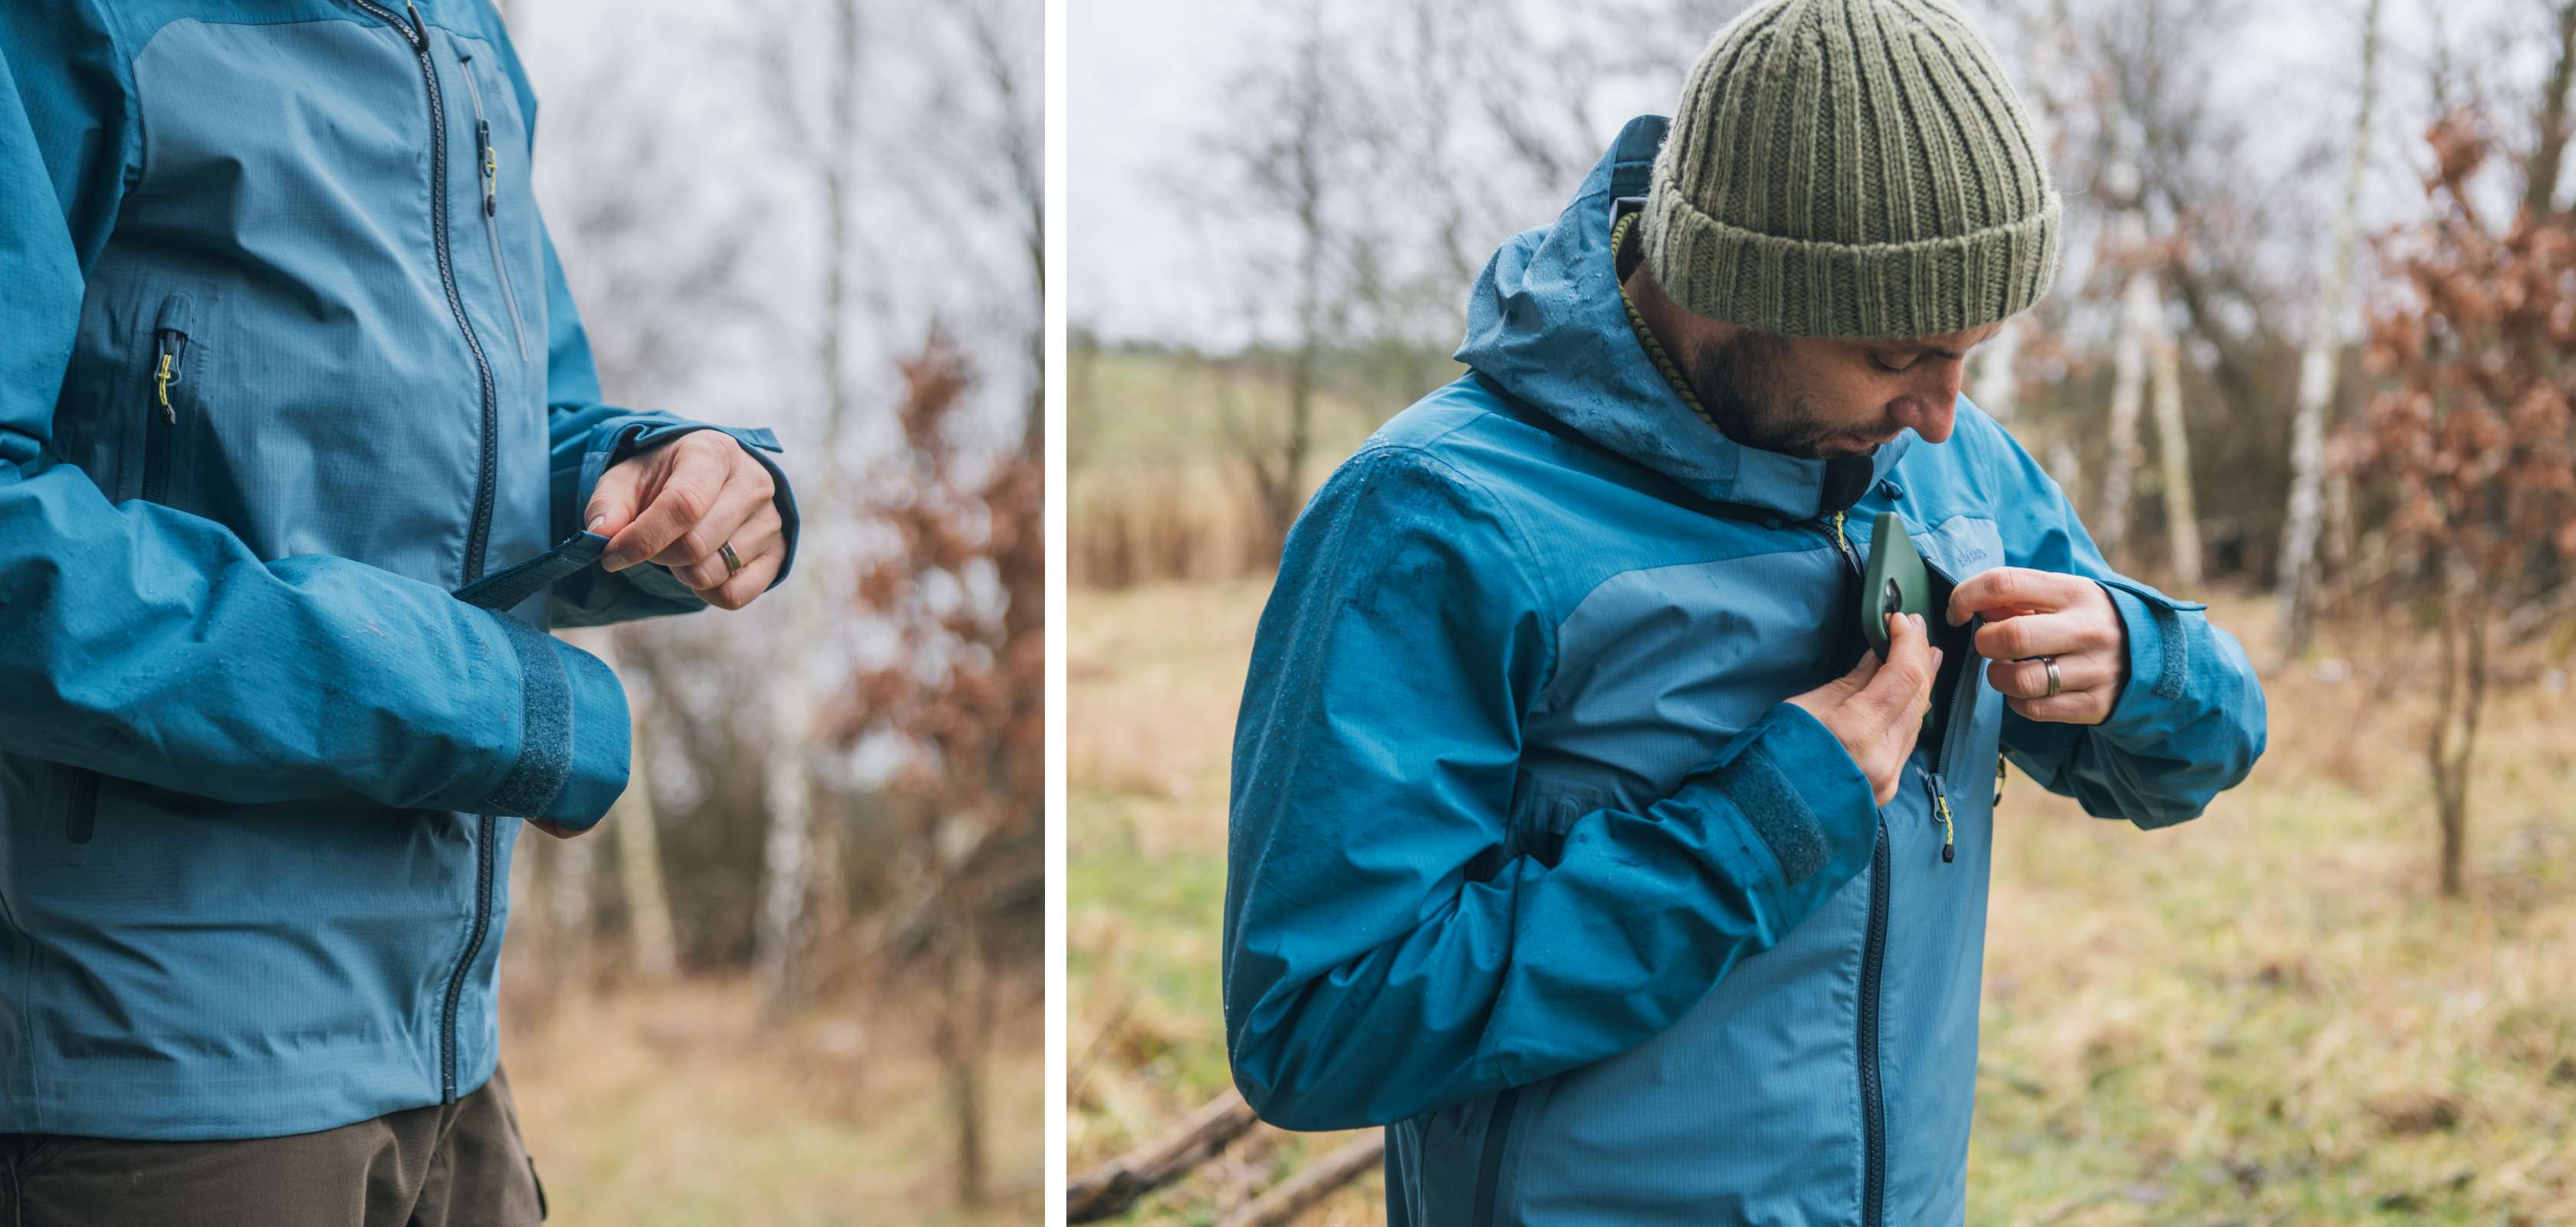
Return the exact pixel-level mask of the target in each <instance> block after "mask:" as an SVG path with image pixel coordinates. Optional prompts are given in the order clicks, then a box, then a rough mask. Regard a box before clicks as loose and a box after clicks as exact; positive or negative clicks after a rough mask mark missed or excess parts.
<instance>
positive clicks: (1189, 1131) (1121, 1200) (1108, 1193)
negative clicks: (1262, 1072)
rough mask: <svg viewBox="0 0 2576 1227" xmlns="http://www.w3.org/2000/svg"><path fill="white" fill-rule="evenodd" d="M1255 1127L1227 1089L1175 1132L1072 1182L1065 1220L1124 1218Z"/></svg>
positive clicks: (1239, 1099) (1236, 1096)
mask: <svg viewBox="0 0 2576 1227" xmlns="http://www.w3.org/2000/svg"><path fill="white" fill-rule="evenodd" d="M1253 1123H1254V1118H1253V1115H1252V1105H1250V1104H1247V1103H1245V1102H1243V1096H1241V1095H1239V1094H1237V1093H1236V1092H1235V1091H1234V1090H1233V1089H1232V1088H1228V1089H1227V1090H1226V1092H1225V1093H1224V1094H1222V1095H1219V1096H1217V1097H1216V1098H1215V1099H1212V1100H1209V1101H1208V1104H1207V1106H1206V1107H1203V1108H1200V1109H1199V1110H1198V1111H1196V1112H1193V1113H1191V1114H1190V1117H1189V1119H1188V1120H1186V1121H1183V1122H1182V1123H1181V1125H1180V1127H1179V1128H1177V1129H1175V1130H1173V1131H1172V1132H1170V1133H1168V1134H1165V1135H1164V1136H1162V1137H1160V1138H1157V1139H1155V1140H1153V1141H1151V1142H1147V1143H1145V1144H1144V1145H1142V1146H1138V1147H1136V1148H1134V1149H1132V1150H1129V1151H1128V1152H1127V1153H1125V1154H1122V1155H1120V1156H1118V1157H1117V1158H1115V1159H1111V1160H1110V1161H1109V1162H1107V1163H1104V1164H1102V1165H1100V1166H1099V1167H1096V1168H1093V1169H1092V1170H1090V1171H1088V1172H1085V1173H1083V1174H1082V1175H1081V1176H1079V1177H1077V1178H1075V1179H1074V1181H1073V1182H1072V1183H1071V1184H1070V1185H1067V1186H1066V1188H1065V1197H1064V1202H1065V1221H1066V1222H1068V1223H1091V1222H1098V1221H1099V1220H1101V1219H1105V1218H1108V1217H1110V1216H1112V1215H1116V1214H1123V1213H1125V1212H1126V1211H1127V1209H1128V1208H1129V1207H1131V1206H1133V1205H1135V1204H1136V1202H1137V1200H1138V1199H1140V1198H1142V1197H1144V1196H1145V1195H1146V1194H1148V1193H1151V1192H1153V1191H1154V1190H1156V1189H1159V1188H1161V1187H1163V1186H1164V1185H1167V1184H1170V1183H1171V1182H1173V1181H1175V1180H1178V1179H1180V1178H1181V1177H1183V1176H1186V1175H1189V1174H1190V1172H1191V1170H1192V1169H1195V1168H1196V1167H1198V1165H1200V1164H1202V1163H1205V1162H1207V1161H1208V1160H1210V1159H1213V1158H1215V1157H1216V1156H1217V1155H1218V1154H1219V1153H1221V1152H1223V1151H1224V1150H1225V1148H1226V1146H1227V1145H1228V1144H1230V1143H1232V1142H1233V1141H1234V1140H1235V1139H1236V1138H1239V1137H1241V1136H1243V1134H1244V1132H1245V1131H1246V1130H1249V1129H1250V1128H1252V1126H1253ZM1265 1200H1266V1199H1265ZM1256 1204H1258V1203H1256Z"/></svg>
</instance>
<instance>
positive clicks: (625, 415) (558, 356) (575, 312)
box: [488, 17, 799, 626]
mask: <svg viewBox="0 0 2576 1227" xmlns="http://www.w3.org/2000/svg"><path fill="white" fill-rule="evenodd" d="M488 29H489V31H490V32H491V34H492V36H493V38H494V40H495V42H496V43H497V44H498V46H499V47H500V52H501V63H502V66H503V69H504V71H506V72H507V73H508V74H509V77H510V84H511V88H512V90H513V91H514V92H515V93H516V94H517V96H518V101H519V113H520V114H522V115H525V116H527V120H528V123H527V129H528V140H529V151H528V152H529V157H530V159H531V162H532V163H533V159H534V157H535V152H536V150H535V144H536V120H537V98H536V92H535V90H534V89H532V88H531V87H530V86H529V84H528V78H527V73H526V71H525V70H524V68H523V67H522V66H521V64H520V63H519V55H518V51H517V49H516V48H514V47H512V46H511V44H510V40H509V34H508V31H507V30H506V29H505V28H504V27H503V25H502V23H501V22H500V21H499V19H498V18H497V17H493V18H490V19H489V21H488ZM543 226H544V222H543V219H542V218H540V220H539V227H540V233H541V234H542V245H543V247H544V250H545V262H546V268H545V282H546V420H547V433H548V437H549V439H550V441H551V449H552V452H553V456H552V460H551V462H550V463H549V464H548V466H547V467H548V470H549V474H550V478H551V483H552V484H551V489H550V491H549V499H550V506H551V510H552V519H553V526H554V536H553V538H552V539H553V540H557V541H561V540H563V539H564V538H565V537H567V536H570V535H571V534H572V533H573V532H575V531H576V530H578V529H580V528H581V527H582V526H583V524H582V512H583V510H584V509H585V508H587V507H588V506H589V505H590V496H591V491H592V490H594V489H596V488H597V487H598V485H599V477H600V474H602V473H605V472H607V471H608V469H609V466H611V465H614V464H616V463H618V462H619V461H622V460H625V459H626V458H628V457H630V456H633V455H635V454H636V453H638V452H643V451H648V450H650V449H652V448H655V447H658V446H660V445H662V444H664V443H668V442H670V441H671V440H673V439H676V438H679V437H680V436H682V435H685V434H688V433H689V432H691V431H696V430H714V431H720V432H722V433H724V434H725V435H727V436H729V437H731V438H732V439H733V440H734V441H735V442H737V443H739V444H741V445H742V448H743V450H744V451H746V452H748V453H750V455H751V458H752V459H754V460H757V461H759V462H760V464H761V467H762V468H765V469H767V470H768V471H769V479H770V481H771V483H772V484H773V485H775V486H776V487H777V493H776V494H775V495H773V496H772V498H773V501H775V502H776V504H777V506H778V518H779V523H780V525H781V528H782V530H783V534H782V535H783V536H784V538H785V549H786V560H785V561H784V562H782V563H781V564H780V565H779V568H778V574H777V575H775V576H772V577H771V578H770V581H769V586H770V587H772V588H775V587H777V586H778V585H779V583H780V582H782V581H784V580H785V579H786V578H787V572H788V571H789V570H790V569H791V568H792V567H794V565H795V562H796V542H797V537H798V528H799V525H798V521H797V515H796V495H795V493H794V491H793V490H791V489H790V488H789V484H788V480H787V471H786V470H785V469H784V468H781V467H780V466H779V463H778V461H776V460H775V459H772V458H771V455H772V454H773V453H776V452H779V451H780V450H782V449H781V448H780V446H779V443H778V436H777V435H775V434H774V433H772V432H771V431H770V430H769V429H768V428H767V427H758V428H752V427H740V426H719V425H716V424H713V423H709V422H695V421H690V420H688V419H686V418H681V417H675V416H673V415H671V414H667V413H652V412H644V411H640V410H635V409H628V408H624V407H621V406H617V405H610V404H603V403H601V401H602V397H601V393H600V386H599V371H598V367H597V365H596V364H595V363H594V362H593V361H592V359H591V353H590V336H589V334H588V333H587V332H586V331H585V330H584V329H583V327H582V322H581V312H580V309H579V308H578V307H576V306H575V305H574V303H573V298H572V287H571V285H570V284H569V283H567V282H566V281H565V279H564V271H563V262H562V260H561V259H560V258H559V257H558V256H557V255H556V254H555V243H554V236H553V235H552V234H551V233H549V232H545V231H544V230H543ZM548 604H549V607H550V613H549V620H550V622H551V624H552V625H555V626H599V625H603V624H606V623H610V622H624V621H629V620H632V619H636V618H652V617H660V616H663V615H666V614H679V613H691V612H694V611H697V610H700V609H704V608H706V607H707V602H706V598H704V597H701V596H699V595H698V594H697V593H696V592H695V591H693V590H691V589H690V587H689V586H688V585H687V584H684V583H681V582H680V580H679V579H678V578H677V577H675V576H673V575H672V574H671V572H670V570H669V569H668V568H666V567H663V566H661V565H660V564H657V563H648V564H646V565H644V566H640V567H628V568H627V569H625V570H623V571H619V572H616V573H614V574H611V573H610V572H608V571H606V570H603V569H601V568H598V567H585V568H583V569H582V570H580V571H578V572H575V573H574V574H572V575H571V576H568V577H566V578H564V579H562V580H559V581H557V582H556V583H555V585H554V587H553V589H552V593H551V597H550V600H549V602H548Z"/></svg>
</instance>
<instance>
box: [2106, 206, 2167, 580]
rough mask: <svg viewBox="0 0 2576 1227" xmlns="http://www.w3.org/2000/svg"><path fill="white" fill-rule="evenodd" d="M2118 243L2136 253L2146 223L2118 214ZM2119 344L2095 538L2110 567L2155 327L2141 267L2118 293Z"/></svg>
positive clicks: (2124, 546) (2119, 547)
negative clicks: (2119, 308) (2120, 307)
mask: <svg viewBox="0 0 2576 1227" xmlns="http://www.w3.org/2000/svg"><path fill="white" fill-rule="evenodd" d="M2120 237H2121V242H2120V246H2121V248H2122V249H2123V250H2124V251H2125V252H2126V253H2128V254H2129V256H2130V257H2131V258H2137V257H2138V255H2139V253H2140V252H2141V250H2142V249H2143V248H2144V247H2145V246H2146V222H2145V221H2144V220H2142V219H2141V218H2139V217H2138V216H2137V215H2136V214H2134V213H2132V214H2129V215H2128V216H2126V217H2123V218H2121V219H2120ZM2120 301H2121V304H2122V309H2121V314H2120V343H2119V346H2118V348H2117V349H2115V350H2114V351H2113V354H2112V360H2111V361H2112V371H2113V375H2112V382H2111V441H2110V445H2109V447H2108V448H2107V449H2106V450H2105V452H2104V455H2103V457H2102V503H2101V513H2100V515H2099V516H2098V517H2097V520H2096V522H2095V524H2094V526H2093V539H2094V541H2095V543H2097V544H2099V545H2100V546H2101V547H2102V556H2103V557H2104V558H2105V559H2107V560H2109V561H2110V563H2111V565H2113V566H2121V565H2124V564H2125V563H2126V561H2127V557H2126V556H2127V553H2128V544H2129V503H2130V500H2131V499H2132V497H2133V496H2134V494H2135V491H2134V490H2133V489H2132V487H2131V485H2130V475H2131V474H2133V473H2135V472H2136V471H2137V469H2138V461H2139V447H2138V410H2139V409H2140V408H2141V407H2143V402H2144V401H2145V399H2146V391H2147V386H2146V385H2147V347H2148V343H2149V340H2150V338H2151V337H2153V335H2154V334H2155V331H2156V286H2155V280H2154V279H2153V278H2152V277H2150V276H2148V275H2147V272H2146V270H2145V269H2143V268H2141V269H2138V270H2136V271H2133V272H2131V273H2130V274H2129V281H2128V285H2127V287H2126V289H2125V290H2123V291H2122V293H2121V296H2120Z"/></svg>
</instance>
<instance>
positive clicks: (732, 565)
mask: <svg viewBox="0 0 2576 1227" xmlns="http://www.w3.org/2000/svg"><path fill="white" fill-rule="evenodd" d="M716 556H717V557H719V558H722V559H724V562H725V575H726V576H728V577H730V576H732V575H733V573H734V572H736V571H740V570H742V555H740V554H737V553H734V552H733V542H730V541H727V542H725V543H724V544H723V545H719V546H717V547H716ZM2048 693H2050V694H2056V693H2057V666H2055V665H2050V666H2049V667H2048Z"/></svg>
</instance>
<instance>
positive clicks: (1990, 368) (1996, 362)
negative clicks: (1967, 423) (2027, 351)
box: [1977, 311, 2030, 429]
mask: <svg viewBox="0 0 2576 1227" xmlns="http://www.w3.org/2000/svg"><path fill="white" fill-rule="evenodd" d="M2028 327H2030V313H2029V312H2027V311H2025V312H2023V313H2021V314H2019V315H2016V316H2013V317H2012V318H2011V319H2008V320H2005V321H2004V326H2003V327H2002V328H2001V329H1999V330H1997V331H1996V333H1995V339H1994V340H1992V341H1990V342H1987V344H1986V360H1985V362H1984V364H1983V365H1981V366H1980V367H1979V368H1978V370H1977V407H1978V408H1980V409H1983V410H1985V411H1986V416H1987V417H1990V418H1993V419H1994V420H1996V421H1997V422H2000V423H2002V424H2003V425H2004V426H2005V428H2007V429H2009V428H2011V426H2012V420H2013V414H2014V413H2015V412H2016V411H2017V410H2018V409H2019V408H2020V400H2021V397H2020V388H2019V386H2018V384H2019V382H2020V378H2019V376H2018V375H2016V374H2015V373H2014V371H2015V368H2017V367H2019V366H2020V365H2021V334H2022V330H2023V329H2025V328H2028Z"/></svg>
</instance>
